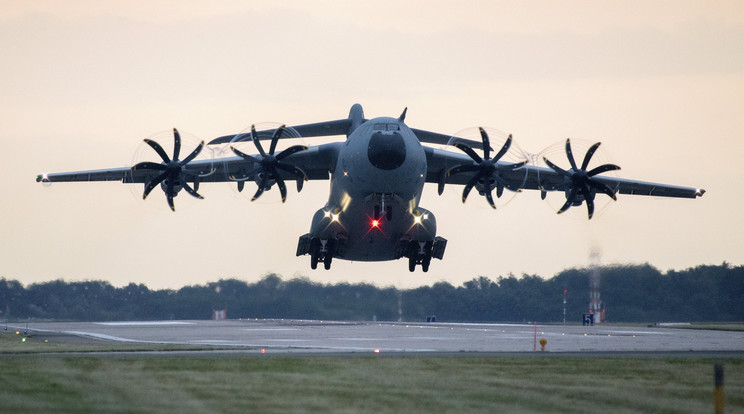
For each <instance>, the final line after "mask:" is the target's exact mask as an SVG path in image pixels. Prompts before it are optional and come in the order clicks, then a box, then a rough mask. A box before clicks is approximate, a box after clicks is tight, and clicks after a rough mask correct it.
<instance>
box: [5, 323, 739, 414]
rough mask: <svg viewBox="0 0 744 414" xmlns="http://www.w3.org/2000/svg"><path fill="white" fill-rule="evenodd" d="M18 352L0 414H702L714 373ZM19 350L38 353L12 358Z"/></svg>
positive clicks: (732, 397) (698, 367) (683, 366)
mask: <svg viewBox="0 0 744 414" xmlns="http://www.w3.org/2000/svg"><path fill="white" fill-rule="evenodd" d="M20 340H21V336H16V335H10V334H5V335H0V346H2V354H3V356H0V412H3V413H4V412H14V413H32V412H33V413H38V412H57V413H90V412H111V413H141V412H152V413H161V412H162V413H166V412H167V413H171V412H179V413H189V412H200V413H201V412H241V413H244V412H257V413H272V412H309V413H325V412H344V413H377V414H379V413H387V412H401V413H432V412H434V413H436V412H458V413H465V412H467V413H471V412H505V413H506V412H508V413H598V412H601V413H638V412H643V413H702V412H713V364H714V362H719V361H712V360H706V359H664V358H640V359H638V358H564V357H554V356H553V357H532V358H527V357H525V358H519V357H482V356H477V355H475V356H470V355H467V354H465V355H463V356H447V357H441V356H419V355H415V356H414V355H411V356H385V355H384V354H380V355H374V356H358V355H357V356H350V357H329V356H287V355H283V356H282V355H271V354H270V352H269V353H267V354H264V355H261V354H258V355H251V356H245V355H242V356H189V357H183V356H167V355H166V356H162V355H161V356H158V355H153V354H152V353H146V354H142V355H140V354H127V355H120V354H111V355H106V354H104V355H101V354H94V355H86V354H85V353H82V354H80V353H76V354H74V355H73V354H65V353H61V354H48V353H47V352H50V351H63V352H66V351H83V352H84V351H101V349H100V347H101V346H105V347H106V349H105V350H104V351H115V350H117V349H122V350H131V345H127V344H116V343H103V344H100V343H99V344H96V343H93V344H91V343H82V344H70V343H67V344H50V343H44V342H43V341H39V340H38V339H37V338H29V339H27V341H26V342H25V343H24V342H20ZM18 343H21V344H22V347H25V346H27V345H30V346H33V347H38V348H39V349H38V350H37V351H29V349H30V348H28V347H27V348H25V349H26V351H25V352H24V353H17V352H16V353H13V352H14V351H11V350H10V349H11V348H12V347H14V346H15V345H17V344H18ZM122 345H124V346H123V347H122ZM138 346H139V347H140V348H142V347H144V348H147V347H151V349H160V348H161V347H162V346H158V345H154V346H150V345H138ZM22 347H21V348H22ZM22 349H23V348H22ZM39 351H40V352H39ZM720 362H723V363H724V365H725V369H726V384H725V386H726V388H725V393H726V409H727V411H726V412H727V413H735V412H744V361H742V360H740V359H730V360H724V361H720Z"/></svg>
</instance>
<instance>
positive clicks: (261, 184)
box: [230, 125, 307, 203]
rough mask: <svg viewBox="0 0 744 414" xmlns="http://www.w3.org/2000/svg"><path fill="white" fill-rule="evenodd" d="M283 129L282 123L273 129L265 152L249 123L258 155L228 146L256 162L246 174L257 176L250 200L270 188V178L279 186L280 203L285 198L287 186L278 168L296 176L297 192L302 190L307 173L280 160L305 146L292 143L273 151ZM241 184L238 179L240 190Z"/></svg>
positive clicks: (254, 128)
mask: <svg viewBox="0 0 744 414" xmlns="http://www.w3.org/2000/svg"><path fill="white" fill-rule="evenodd" d="M284 130H285V126H284V125H282V126H280V127H279V128H277V129H276V130H275V131H274V133H273V134H272V136H271V145H270V146H269V152H268V153H267V152H266V151H264V148H263V146H262V145H261V141H260V140H259V139H258V133H257V132H256V126H255V125H251V140H252V141H253V145H255V146H256V149H257V150H258V152H259V154H260V156H253V155H248V154H245V153H243V152H242V151H240V150H238V149H236V148H235V147H230V149H232V151H233V152H234V153H235V154H236V155H238V156H239V157H241V158H243V159H245V160H248V161H253V162H254V164H258V166H257V167H256V168H255V169H254V170H253V171H251V172H249V173H248V174H247V176H256V177H257V180H256V183H257V184H258V190H257V191H256V194H254V195H253V198H252V199H251V201H255V200H256V199H258V198H259V197H261V195H262V194H263V193H264V191H266V190H269V189H271V186H272V185H273V183H272V182H271V181H272V180H273V181H274V182H276V185H277V186H278V187H279V192H280V193H281V195H282V203H283V202H285V201H286V200H287V186H286V184H284V179H283V178H282V176H281V174H280V173H279V171H278V170H282V171H285V172H287V173H289V174H291V175H293V176H295V177H296V180H297V192H300V191H302V186H303V184H304V182H305V181H307V174H305V172H304V171H302V170H301V169H300V168H298V167H296V166H294V165H292V164H288V163H284V162H281V161H282V160H283V159H285V158H287V157H289V156H290V155H292V154H294V153H296V152H300V151H304V150H306V149H307V147H306V146H304V145H294V146H291V147H289V148H287V149H285V150H284V151H282V152H280V153H278V154H274V152H275V151H276V144H277V142H279V139H280V138H281V137H282V134H283V133H284ZM243 186H244V181H238V191H242V190H243Z"/></svg>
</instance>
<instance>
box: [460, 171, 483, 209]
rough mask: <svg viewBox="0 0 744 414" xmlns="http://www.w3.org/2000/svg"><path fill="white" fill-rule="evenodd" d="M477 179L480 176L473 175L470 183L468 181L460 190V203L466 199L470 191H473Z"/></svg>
mask: <svg viewBox="0 0 744 414" xmlns="http://www.w3.org/2000/svg"><path fill="white" fill-rule="evenodd" d="M479 178H480V174H475V175H474V176H473V178H471V179H470V181H468V183H467V184H465V188H464V189H463V190H462V202H463V203H464V202H465V200H466V199H467V198H468V194H470V190H472V189H473V186H475V183H476V182H478V179H479Z"/></svg>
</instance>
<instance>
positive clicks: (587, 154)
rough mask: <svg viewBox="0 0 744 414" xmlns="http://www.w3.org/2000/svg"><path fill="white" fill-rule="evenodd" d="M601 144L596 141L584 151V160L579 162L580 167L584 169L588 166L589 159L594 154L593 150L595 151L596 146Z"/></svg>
mask: <svg viewBox="0 0 744 414" xmlns="http://www.w3.org/2000/svg"><path fill="white" fill-rule="evenodd" d="M600 145H602V143H601V142H597V143H596V144H594V145H592V146H591V147H589V150H588V151H587V152H586V155H584V162H582V163H581V169H582V170H586V167H588V166H589V161H590V160H591V159H592V157H593V156H594V152H595V151H597V148H599V146H600Z"/></svg>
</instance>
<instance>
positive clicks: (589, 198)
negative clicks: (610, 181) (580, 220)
mask: <svg viewBox="0 0 744 414" xmlns="http://www.w3.org/2000/svg"><path fill="white" fill-rule="evenodd" d="M584 199H585V201H586V211H587V213H589V220H591V219H592V216H594V196H593V195H592V193H591V191H589V190H588V189H587V190H584Z"/></svg>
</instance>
